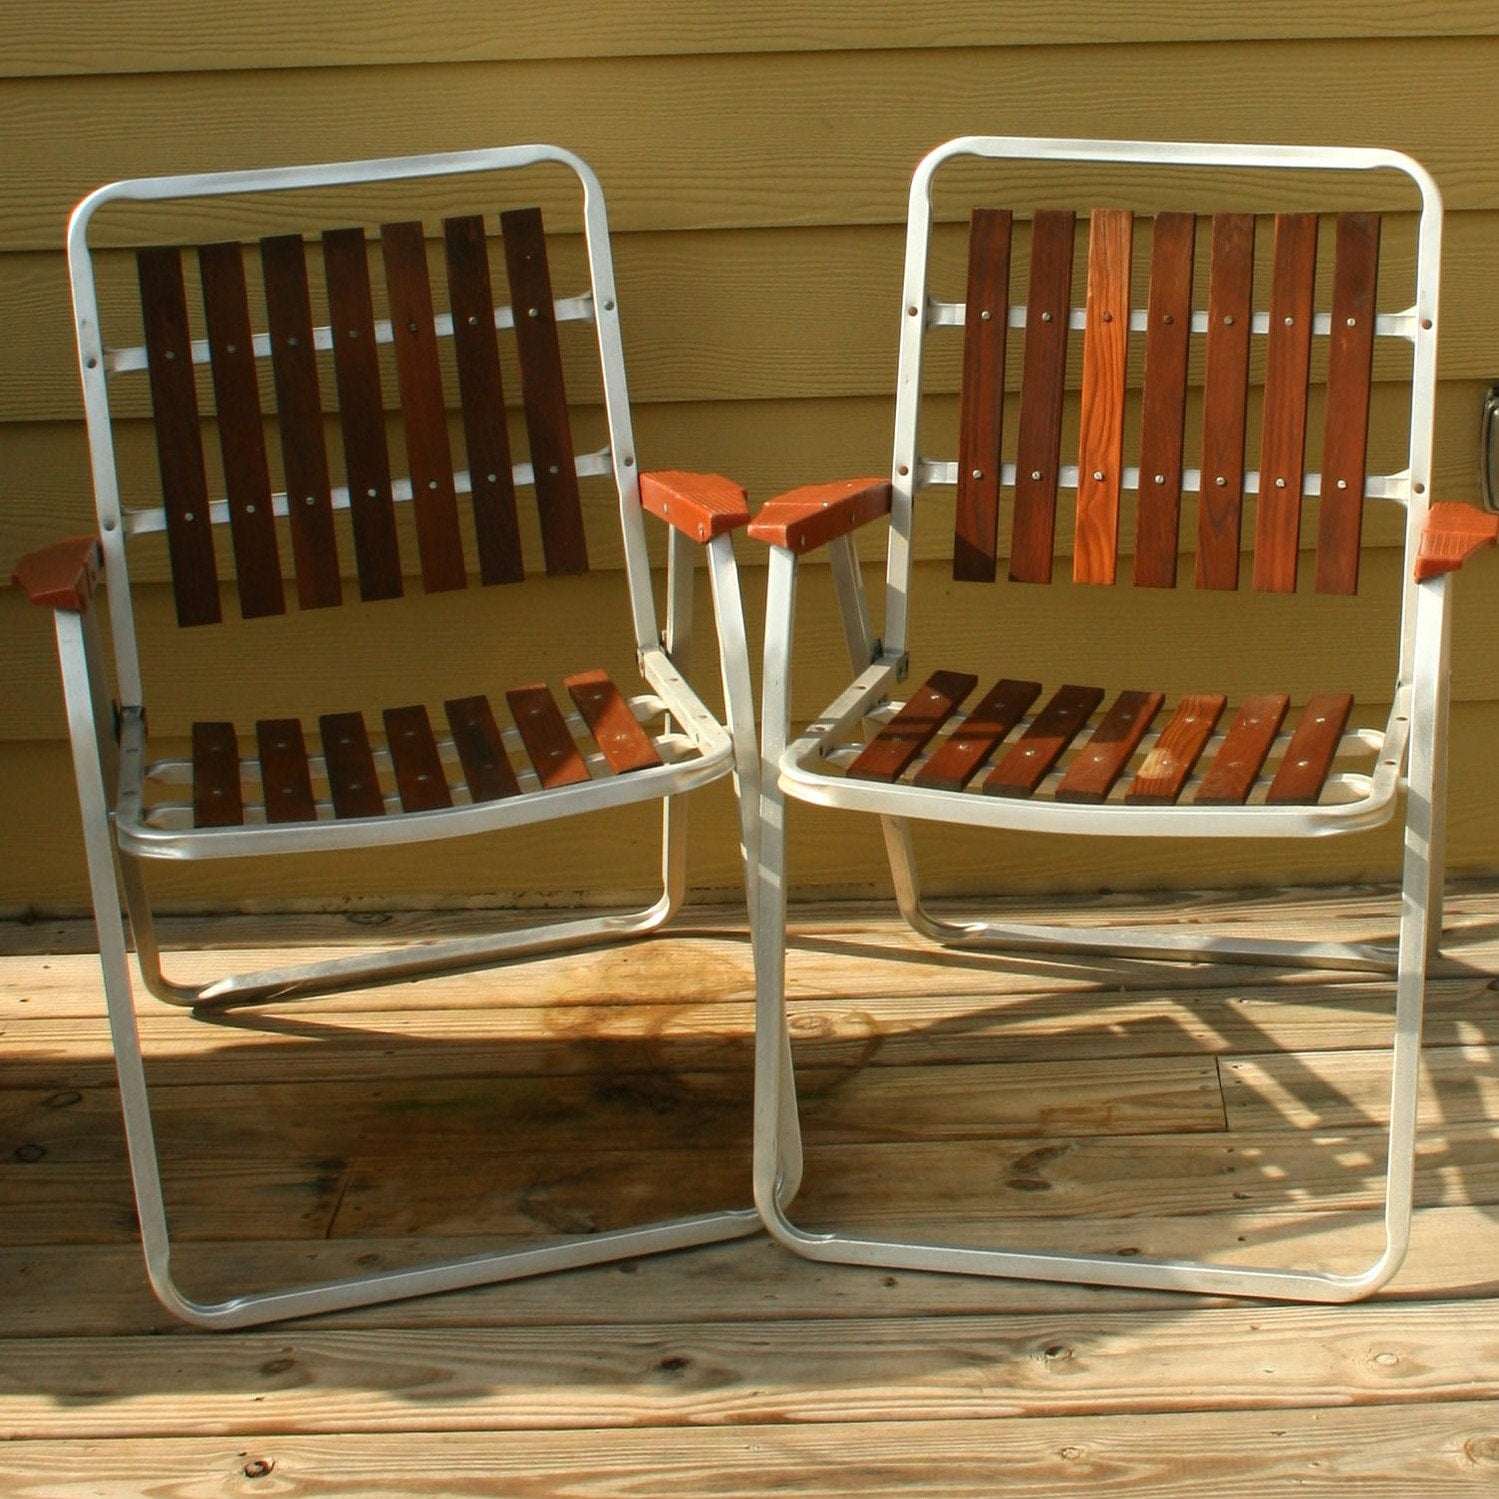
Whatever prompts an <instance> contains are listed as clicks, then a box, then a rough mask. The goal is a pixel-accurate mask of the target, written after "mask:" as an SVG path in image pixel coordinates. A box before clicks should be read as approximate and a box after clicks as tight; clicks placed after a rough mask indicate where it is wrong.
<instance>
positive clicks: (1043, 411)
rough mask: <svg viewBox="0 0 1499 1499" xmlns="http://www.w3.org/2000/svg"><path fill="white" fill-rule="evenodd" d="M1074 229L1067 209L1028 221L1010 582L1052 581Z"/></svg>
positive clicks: (1044, 211) (1041, 212)
mask: <svg viewBox="0 0 1499 1499" xmlns="http://www.w3.org/2000/svg"><path fill="white" fill-rule="evenodd" d="M1076 225H1077V216H1076V214H1074V213H1072V212H1071V211H1070V210H1068V209H1050V208H1048V209H1039V210H1038V211H1037V213H1036V215H1035V218H1034V219H1033V220H1032V223H1031V268H1030V280H1029V285H1028V290H1027V294H1026V322H1025V354H1024V358H1023V361H1022V372H1021V385H1020V427H1019V431H1018V433H1017V448H1016V458H1015V520H1014V527H1013V530H1012V533H1011V541H1010V579H1011V581H1012V582H1017V583H1049V582H1050V581H1051V559H1052V552H1053V549H1054V546H1055V541H1056V516H1057V480H1058V474H1059V470H1060V467H1061V461H1062V406H1063V403H1064V401H1065V400H1066V397H1067V322H1068V314H1069V310H1070V308H1071V303H1072V251H1073V236H1074V233H1075V230H1076Z"/></svg>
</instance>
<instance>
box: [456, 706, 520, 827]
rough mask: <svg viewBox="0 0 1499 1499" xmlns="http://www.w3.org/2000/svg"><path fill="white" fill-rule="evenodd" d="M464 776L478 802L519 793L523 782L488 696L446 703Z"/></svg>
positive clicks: (495, 799)
mask: <svg viewBox="0 0 1499 1499" xmlns="http://www.w3.org/2000/svg"><path fill="white" fill-rule="evenodd" d="M443 708H444V711H445V712H446V713H447V716H448V727H449V728H450V729H451V730H452V732H453V744H454V746H455V747H456V748H457V750H458V761H459V763H460V764H461V765H462V766H463V778H464V780H466V781H467V782H468V790H469V795H470V796H472V797H473V799H474V800H475V801H476V802H493V801H499V799H500V798H501V797H505V796H519V795H520V782H518V781H517V780H516V779H515V771H514V770H513V769H511V766H510V759H509V757H508V756H507V755H506V753H505V741H504V739H503V738H502V737H501V734H500V727H499V725H498V724H497V723H496V722H495V719H494V710H493V709H492V708H491V707H490V706H489V699H488V698H487V697H483V696H479V697H460V698H452V699H450V700H449V701H448V702H446V703H444V704H443Z"/></svg>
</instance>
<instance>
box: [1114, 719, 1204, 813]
mask: <svg viewBox="0 0 1499 1499" xmlns="http://www.w3.org/2000/svg"><path fill="white" fill-rule="evenodd" d="M1227 702H1228V699H1227V698H1225V697H1224V696H1223V695H1222V694H1221V693H1211V692H1193V693H1188V694H1187V696H1186V697H1184V698H1183V699H1182V700H1181V701H1180V702H1179V703H1178V704H1177V705H1176V711H1175V712H1174V713H1173V714H1172V715H1171V718H1170V720H1169V722H1168V723H1167V724H1166V727H1165V728H1164V729H1162V730H1161V732H1160V733H1159V734H1158V735H1157V736H1156V741H1155V743H1154V744H1153V745H1152V746H1151V747H1150V752H1149V754H1147V755H1146V756H1145V760H1144V763H1143V764H1142V765H1141V766H1140V770H1139V774H1137V775H1136V776H1135V778H1134V780H1133V781H1131V782H1130V783H1129V789H1128V790H1127V791H1126V792H1125V793H1124V799H1125V801H1127V802H1135V803H1136V804H1138V805H1140V806H1146V807H1165V806H1170V805H1172V804H1173V803H1174V802H1175V801H1176V799H1177V798H1178V797H1179V796H1180V795H1181V794H1182V787H1183V786H1185V785H1186V784H1187V778H1188V777H1189V776H1190V775H1191V774H1192V771H1193V770H1194V769H1195V768H1196V765H1197V762H1198V760H1199V759H1200V758H1201V756H1202V752H1203V750H1204V749H1205V748H1206V747H1207V742H1208V740H1209V739H1211V738H1212V736H1213V730H1214V729H1215V728H1217V726H1218V720H1219V719H1220V718H1222V716H1223V709H1224V707H1225V705H1226V704H1227Z"/></svg>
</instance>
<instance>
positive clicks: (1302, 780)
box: [1267, 692, 1353, 807]
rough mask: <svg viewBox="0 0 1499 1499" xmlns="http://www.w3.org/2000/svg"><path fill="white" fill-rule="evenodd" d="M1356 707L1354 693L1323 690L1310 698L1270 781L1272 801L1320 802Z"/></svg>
mask: <svg viewBox="0 0 1499 1499" xmlns="http://www.w3.org/2000/svg"><path fill="white" fill-rule="evenodd" d="M1352 711H1353V694H1352V693H1347V692H1321V693H1317V694H1316V695H1315V696H1313V697H1311V698H1309V699H1308V700H1307V705H1306V707H1305V708H1303V709H1302V710H1301V718H1300V719H1299V720H1298V721H1297V724H1296V730H1295V732H1294V733H1293V734H1292V735H1291V742H1290V744H1289V745H1287V746H1286V755H1285V759H1283V760H1282V761H1281V762H1280V769H1279V770H1277V771H1276V773H1275V779H1274V780H1273V781H1271V783H1270V791H1269V794H1268V796H1267V800H1268V801H1270V802H1271V803H1272V804H1274V805H1275V806H1291V807H1310V806H1315V805H1316V802H1317V800H1318V798H1319V797H1320V796H1321V795H1322V787H1323V784H1324V783H1325V782H1326V780H1327V775H1328V772H1329V771H1330V770H1331V769H1332V762H1333V759H1334V757H1335V756H1336V755H1337V752H1338V742H1339V740H1341V739H1342V737H1343V730H1344V728H1345V727H1346V726H1347V723H1348V715H1349V714H1350V713H1351V712H1352Z"/></svg>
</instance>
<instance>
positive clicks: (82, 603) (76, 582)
mask: <svg viewBox="0 0 1499 1499" xmlns="http://www.w3.org/2000/svg"><path fill="white" fill-rule="evenodd" d="M103 565H104V558H103V554H102V553H101V552H100V550H99V543H98V541H97V540H96V539H95V538H94V537H92V536H71V537H69V538H68V539H67V540H66V541H58V542H54V543H53V544H52V545H51V546H49V547H43V548H42V549H41V550H40V551H37V552H28V553H27V555H26V556H24V557H22V558H21V560H20V561H19V562H18V563H16V567H15V571H14V572H13V573H12V574H11V577H10V580H11V582H12V583H13V584H14V585H15V586H16V587H17V588H20V589H23V590H24V591H25V593H26V596H27V598H29V599H30V600H31V602H32V603H33V604H42V605H45V606H46V607H48V608H50V609H66V610H67V611H68V612H69V613H70V614H82V613H83V612H84V611H85V610H87V608H88V606H89V604H90V602H91V601H92V599H93V596H94V588H95V586H96V585H97V584H98V581H99V573H100V570H101V569H102V567H103Z"/></svg>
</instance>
